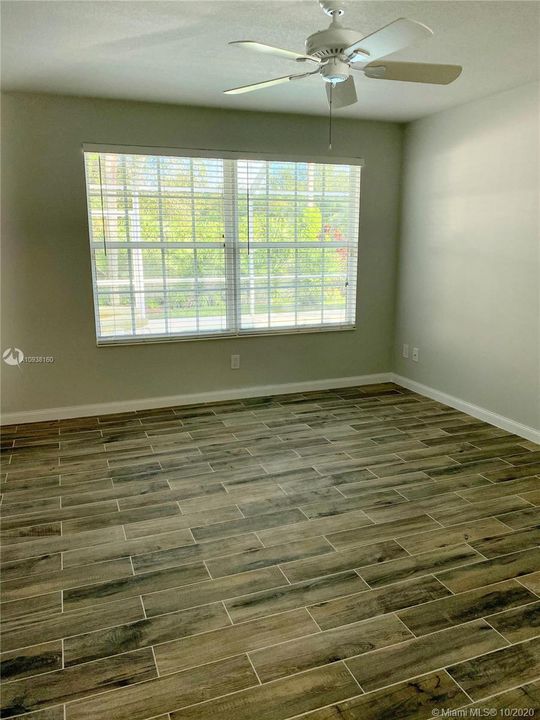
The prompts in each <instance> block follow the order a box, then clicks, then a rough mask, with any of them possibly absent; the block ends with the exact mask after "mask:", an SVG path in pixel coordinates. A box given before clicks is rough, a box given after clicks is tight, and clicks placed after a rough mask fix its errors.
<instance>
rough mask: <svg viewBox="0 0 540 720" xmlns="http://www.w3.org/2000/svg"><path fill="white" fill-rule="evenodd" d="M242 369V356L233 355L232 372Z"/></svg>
mask: <svg viewBox="0 0 540 720" xmlns="http://www.w3.org/2000/svg"><path fill="white" fill-rule="evenodd" d="M239 367H240V355H231V370H238V368H239Z"/></svg>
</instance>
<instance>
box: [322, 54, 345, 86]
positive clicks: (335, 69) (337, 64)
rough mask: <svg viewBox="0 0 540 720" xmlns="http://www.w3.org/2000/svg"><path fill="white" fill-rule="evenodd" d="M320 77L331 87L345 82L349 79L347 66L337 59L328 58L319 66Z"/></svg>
mask: <svg viewBox="0 0 540 720" xmlns="http://www.w3.org/2000/svg"><path fill="white" fill-rule="evenodd" d="M321 75H322V76H323V78H324V79H325V80H326V82H329V83H332V84H333V85H335V84H336V83H341V82H345V80H347V78H348V77H349V66H348V65H347V63H345V62H343V61H342V60H340V59H339V58H336V57H334V58H330V59H329V60H327V61H326V62H325V63H324V65H322V66H321Z"/></svg>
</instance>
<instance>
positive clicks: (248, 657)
mask: <svg viewBox="0 0 540 720" xmlns="http://www.w3.org/2000/svg"><path fill="white" fill-rule="evenodd" d="M257 649H259V648H257ZM245 655H246V657H247V659H248V661H249V664H250V665H251V667H252V669H253V672H254V673H255V677H256V678H257V680H258V681H259V685H262V684H263V683H262V680H261V678H260V677H259V673H258V672H257V670H256V669H255V665H254V664H253V660H252V659H251V657H250V655H249V652H246V653H245Z"/></svg>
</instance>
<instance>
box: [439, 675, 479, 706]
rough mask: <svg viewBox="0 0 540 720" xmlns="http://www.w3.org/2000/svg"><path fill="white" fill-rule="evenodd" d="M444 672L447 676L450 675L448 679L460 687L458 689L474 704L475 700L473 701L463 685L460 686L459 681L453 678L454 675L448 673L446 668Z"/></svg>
mask: <svg viewBox="0 0 540 720" xmlns="http://www.w3.org/2000/svg"><path fill="white" fill-rule="evenodd" d="M442 671H443V673H446V675H448V677H449V678H450V680H451V681H452V682H454V683H455V684H456V685H457V686H458V688H459V689H460V690H461V691H462V692H463V693H464V694H465V695H466V696H467V697H468V698H469V700H470V701H471V703H473V704H474V700H473V699H472V697H471V696H470V695H469V693H468V692H467V691H466V690H465V688H464V687H463V686H462V685H460V684H459V683H458V681H457V680H456V679H455V678H453V677H452V675H450V673H449V672H448V670H447V669H446V668H443V670H442Z"/></svg>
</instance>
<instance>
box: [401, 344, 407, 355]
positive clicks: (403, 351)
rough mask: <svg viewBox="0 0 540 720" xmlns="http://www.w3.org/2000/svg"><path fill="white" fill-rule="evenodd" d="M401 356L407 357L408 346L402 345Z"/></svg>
mask: <svg viewBox="0 0 540 720" xmlns="http://www.w3.org/2000/svg"><path fill="white" fill-rule="evenodd" d="M401 354H402V355H403V357H404V358H408V357H409V346H408V345H403V350H402V351H401Z"/></svg>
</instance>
